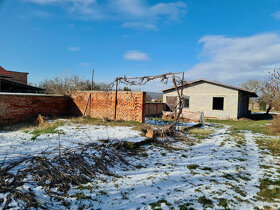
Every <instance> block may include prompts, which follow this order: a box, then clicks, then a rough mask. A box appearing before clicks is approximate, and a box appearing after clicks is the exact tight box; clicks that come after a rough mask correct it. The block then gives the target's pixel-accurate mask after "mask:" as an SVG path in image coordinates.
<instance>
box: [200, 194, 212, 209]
mask: <svg viewBox="0 0 280 210" xmlns="http://www.w3.org/2000/svg"><path fill="white" fill-rule="evenodd" d="M197 201H198V203H200V204H202V206H203V207H205V208H206V207H208V208H213V206H214V205H213V202H212V200H210V199H208V198H206V197H205V196H201V197H199V198H198V199H197Z"/></svg>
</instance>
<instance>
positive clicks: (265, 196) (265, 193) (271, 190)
mask: <svg viewBox="0 0 280 210" xmlns="http://www.w3.org/2000/svg"><path fill="white" fill-rule="evenodd" d="M258 196H261V197H262V200H264V201H269V202H274V201H275V199H277V200H278V199H280V179H279V180H271V179H268V178H265V179H261V180H260V192H259V193H258Z"/></svg>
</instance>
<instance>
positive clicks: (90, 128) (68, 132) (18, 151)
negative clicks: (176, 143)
mask: <svg viewBox="0 0 280 210" xmlns="http://www.w3.org/2000/svg"><path fill="white" fill-rule="evenodd" d="M58 130H60V131H61V133H62V134H60V135H58V134H57V133H54V134H43V135H40V136H38V137H37V138H36V140H31V139H32V136H33V135H32V134H31V133H30V132H29V133H27V132H24V131H23V130H19V131H2V132H0V163H1V161H3V160H4V159H6V160H10V159H16V158H18V157H23V156H29V155H36V154H39V153H41V152H43V151H44V152H47V153H48V152H49V153H52V154H57V153H58V147H59V140H60V144H61V148H62V149H66V148H74V147H76V146H78V145H79V144H87V143H92V142H99V140H112V141H113V140H118V141H119V140H121V141H133V142H136V141H142V140H143V139H145V138H144V137H141V133H140V132H139V131H136V130H133V129H132V128H131V127H119V126H116V127H109V126H97V125H84V124H70V125H69V124H67V125H64V126H60V127H59V128H58Z"/></svg>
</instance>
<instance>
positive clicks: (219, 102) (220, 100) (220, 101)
mask: <svg viewBox="0 0 280 210" xmlns="http://www.w3.org/2000/svg"><path fill="white" fill-rule="evenodd" d="M213 110H224V97H213Z"/></svg>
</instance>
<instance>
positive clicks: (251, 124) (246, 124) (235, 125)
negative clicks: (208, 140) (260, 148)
mask: <svg viewBox="0 0 280 210" xmlns="http://www.w3.org/2000/svg"><path fill="white" fill-rule="evenodd" d="M207 122H208V123H212V124H222V125H229V126H231V127H230V130H231V131H240V130H249V131H252V132H253V133H261V134H265V135H275V134H274V133H273V132H272V131H271V130H270V129H269V128H268V125H267V124H270V123H271V122H272V121H271V120H240V121H234V120H210V119H209V120H207Z"/></svg>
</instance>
